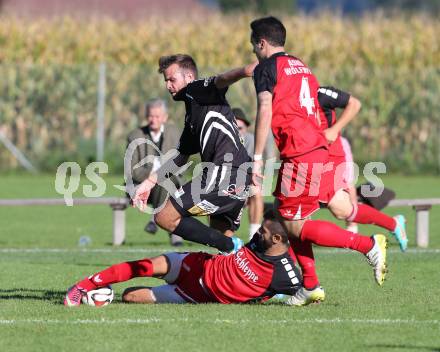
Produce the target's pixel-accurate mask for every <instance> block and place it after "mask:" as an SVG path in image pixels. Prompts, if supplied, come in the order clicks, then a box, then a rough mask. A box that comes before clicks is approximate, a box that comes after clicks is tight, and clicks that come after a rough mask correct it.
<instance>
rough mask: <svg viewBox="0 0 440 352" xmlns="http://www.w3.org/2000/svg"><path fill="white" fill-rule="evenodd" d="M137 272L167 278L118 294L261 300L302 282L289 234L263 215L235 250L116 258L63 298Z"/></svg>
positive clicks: (73, 300)
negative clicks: (255, 229) (120, 260)
mask: <svg viewBox="0 0 440 352" xmlns="http://www.w3.org/2000/svg"><path fill="white" fill-rule="evenodd" d="M135 277H156V278H161V279H163V280H165V281H166V282H167V284H165V285H162V286H157V287H151V288H150V287H132V288H129V289H127V290H125V292H124V294H123V296H122V299H123V300H124V301H125V302H131V303H209V302H217V303H223V304H229V303H248V302H264V301H266V300H267V299H269V298H271V297H272V296H274V295H275V294H287V295H294V294H295V293H296V292H297V291H298V290H299V289H300V288H301V287H302V284H301V276H300V273H299V271H298V269H297V268H296V266H295V264H294V261H293V252H292V251H291V248H290V247H289V242H288V237H287V234H286V233H285V232H284V229H283V227H282V226H281V224H280V223H279V222H277V221H273V220H270V219H266V220H264V221H263V224H262V226H261V228H260V229H259V231H258V232H257V233H256V234H255V235H254V237H253V238H252V240H251V241H250V242H249V243H247V244H246V245H245V246H244V247H242V248H241V249H240V250H239V251H238V252H237V253H235V254H233V255H228V256H225V255H213V254H208V253H204V252H197V253H196V252H195V253H167V254H163V255H160V256H158V257H155V258H146V259H142V260H137V261H132V262H125V263H120V264H116V265H113V266H111V267H109V268H107V269H105V270H103V271H100V272H99V273H96V274H94V275H92V276H90V277H88V278H86V279H84V280H82V281H80V282H78V283H77V284H75V285H74V286H72V287H71V288H70V289H69V290H68V292H67V294H66V298H65V300H64V304H65V305H67V306H79V305H80V304H81V298H82V296H83V295H84V294H85V293H86V292H87V291H90V290H94V289H97V288H99V287H105V286H108V285H110V284H114V283H117V282H123V281H127V280H130V279H133V278H135Z"/></svg>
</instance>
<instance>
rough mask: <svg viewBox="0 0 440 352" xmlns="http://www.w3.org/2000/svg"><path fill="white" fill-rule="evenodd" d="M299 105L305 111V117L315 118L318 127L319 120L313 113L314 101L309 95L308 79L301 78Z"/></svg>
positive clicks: (314, 112)
mask: <svg viewBox="0 0 440 352" xmlns="http://www.w3.org/2000/svg"><path fill="white" fill-rule="evenodd" d="M299 103H300V105H301V107H302V108H304V107H305V108H306V109H307V115H309V116H310V115H312V116H315V118H316V122H317V123H318V125H320V124H321V123H320V120H319V118H318V115H317V113H316V111H315V99H314V98H312V96H311V95H310V86H309V79H308V78H307V77H303V78H302V82H301V91H300V92H299Z"/></svg>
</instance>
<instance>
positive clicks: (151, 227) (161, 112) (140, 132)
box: [127, 99, 183, 246]
mask: <svg viewBox="0 0 440 352" xmlns="http://www.w3.org/2000/svg"><path fill="white" fill-rule="evenodd" d="M145 119H146V121H147V124H146V125H144V126H141V127H138V128H136V129H134V130H133V131H131V132H130V133H129V135H128V138H127V142H128V145H130V143H131V142H133V141H134V140H136V139H139V138H140V139H146V140H148V141H149V142H152V143H142V144H141V145H139V146H138V147H137V148H136V149H135V151H134V153H133V156H132V159H131V177H132V179H133V183H134V185H139V184H141V183H142V182H143V181H144V180H145V179H147V178H148V176H150V174H151V172H154V171H156V170H157V169H158V168H159V167H160V166H161V162H160V153H162V154H166V153H167V152H168V151H169V150H171V149H173V148H175V147H176V146H177V143H178V141H179V137H180V131H179V130H178V129H177V128H176V127H175V126H174V125H173V124H169V123H167V121H168V109H167V106H166V103H165V101H164V100H162V99H152V100H150V101H148V102H147V104H146V106H145ZM154 146H156V147H157V149H155V148H154ZM158 150H159V151H160V153H159V151H158ZM147 156H154V158H153V162H152V163H151V162H149V163H145V162H141V161H142V160H143V159H144V158H146V157H147ZM139 162H141V166H139V167H136V168H135V166H136V165H137V164H138V163H139ZM173 182H174V183H175V184H176V186H177V185H179V186H180V180H179V179H178V178H177V177H174V176H173ZM167 197H168V192H167V191H166V190H165V188H163V187H161V186H159V185H156V186H155V187H154V188H153V189H152V191H151V195H150V198H149V204H151V206H152V207H153V208H154V209H157V208H158V207H160V206H161V205H162V204H164V202H165V200H166V198H167ZM144 230H145V231H146V232H148V233H151V234H155V233H156V232H157V230H158V227H157V225H156V223H155V222H154V218H151V220H150V221H149V222H148V223H147V224H146V226H145V229H144ZM170 241H171V245H173V246H180V245H182V243H183V241H182V238H181V237H180V236H177V235H175V234H170Z"/></svg>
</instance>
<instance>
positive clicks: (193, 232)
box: [173, 217, 234, 252]
mask: <svg viewBox="0 0 440 352" xmlns="http://www.w3.org/2000/svg"><path fill="white" fill-rule="evenodd" d="M173 233H174V234H176V235H179V236H180V237H182V238H183V239H185V240H187V241H191V242H196V243H200V244H204V245H206V246H210V247H214V248H217V249H218V250H219V251H222V252H230V251H232V250H233V249H234V243H233V242H232V239H231V238H230V237H228V236H225V235H223V234H222V233H221V232H220V231H218V230H214V229H212V228H210V227H208V226H206V225H204V224H202V223H201V222H200V221H198V220H196V219H194V218H192V217H183V218H182V219H181V220H180V223H179V225H178V226H177V227H176V229H175V230H174V231H173Z"/></svg>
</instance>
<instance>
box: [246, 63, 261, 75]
mask: <svg viewBox="0 0 440 352" xmlns="http://www.w3.org/2000/svg"><path fill="white" fill-rule="evenodd" d="M257 65H258V61H254V62H252V63H251V64H248V65H246V66H245V67H244V73H245V75H246V76H247V77H252V75H253V73H254V70H255V67H257Z"/></svg>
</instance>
